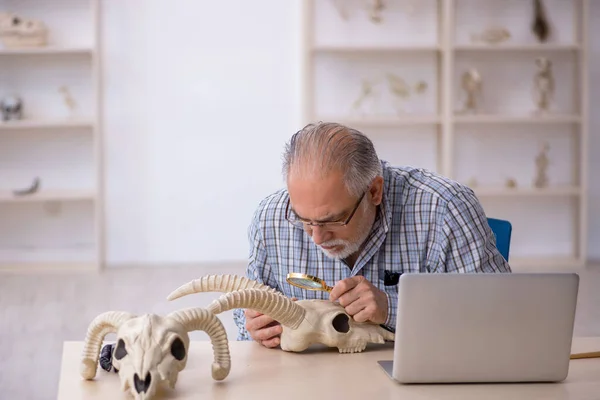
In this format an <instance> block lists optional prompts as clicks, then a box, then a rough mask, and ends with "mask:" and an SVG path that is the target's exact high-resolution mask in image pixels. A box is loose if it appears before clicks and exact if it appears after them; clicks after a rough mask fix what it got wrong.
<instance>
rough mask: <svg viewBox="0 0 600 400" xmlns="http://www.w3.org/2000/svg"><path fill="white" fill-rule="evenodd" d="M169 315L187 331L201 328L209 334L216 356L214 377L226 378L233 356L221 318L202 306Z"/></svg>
mask: <svg viewBox="0 0 600 400" xmlns="http://www.w3.org/2000/svg"><path fill="white" fill-rule="evenodd" d="M168 317H170V318H173V319H175V320H176V321H178V322H179V323H181V324H182V325H183V327H184V328H185V330H186V331H187V332H190V331H197V330H201V331H205V332H206V333H207V334H208V336H209V337H210V341H211V342H212V346H213V351H214V357H215V358H214V360H215V361H214V363H213V365H212V377H213V379H215V380H218V381H220V380H223V379H225V377H227V375H229V370H230V369H231V356H230V354H229V341H228V340H227V332H226V331H225V327H224V326H223V324H222V323H221V320H220V319H219V318H217V316H216V315H214V314H213V313H212V312H210V311H209V310H207V309H205V308H200V307H197V308H186V309H183V310H179V311H174V312H172V313H170V314H169V315H168Z"/></svg>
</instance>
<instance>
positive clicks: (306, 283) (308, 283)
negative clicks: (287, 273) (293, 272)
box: [289, 278, 323, 289]
mask: <svg viewBox="0 0 600 400" xmlns="http://www.w3.org/2000/svg"><path fill="white" fill-rule="evenodd" d="M289 280H290V283H291V282H293V283H294V284H296V285H298V286H302V287H305V288H313V289H319V288H322V287H323V285H321V284H320V283H318V282H315V281H313V280H311V279H303V278H289Z"/></svg>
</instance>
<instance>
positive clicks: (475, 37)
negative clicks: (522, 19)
mask: <svg viewBox="0 0 600 400" xmlns="http://www.w3.org/2000/svg"><path fill="white" fill-rule="evenodd" d="M510 38H511V35H510V32H509V31H508V29H506V28H502V27H491V28H488V29H486V30H484V31H483V32H482V33H481V34H475V33H474V34H472V35H471V41H473V42H480V41H482V42H485V43H488V44H498V43H502V42H505V41H507V40H508V39H510Z"/></svg>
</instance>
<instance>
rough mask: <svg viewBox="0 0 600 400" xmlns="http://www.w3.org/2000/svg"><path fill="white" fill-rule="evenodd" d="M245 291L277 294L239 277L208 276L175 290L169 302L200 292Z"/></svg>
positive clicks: (264, 286) (269, 288)
mask: <svg viewBox="0 0 600 400" xmlns="http://www.w3.org/2000/svg"><path fill="white" fill-rule="evenodd" d="M243 289H262V290H267V291H270V292H276V290H275V289H273V288H271V287H270V286H267V285H263V284H262V283H259V282H256V281H254V280H251V279H248V278H246V277H243V276H239V275H207V276H204V277H202V278H199V279H194V280H193V281H191V282H188V283H186V284H184V285H181V286H180V287H178V288H177V289H175V290H174V291H173V292H171V294H169V296H168V297H167V300H169V301H170V300H175V299H178V298H180V297H183V296H187V295H188V294H194V293H199V292H224V293H227V292H233V291H237V290H243Z"/></svg>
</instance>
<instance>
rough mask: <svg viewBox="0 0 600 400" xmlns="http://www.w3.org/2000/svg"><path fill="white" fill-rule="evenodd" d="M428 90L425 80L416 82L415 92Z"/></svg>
mask: <svg viewBox="0 0 600 400" xmlns="http://www.w3.org/2000/svg"><path fill="white" fill-rule="evenodd" d="M426 90H427V82H425V81H419V82H417V83H416V84H415V92H416V93H419V94H421V93H425V91H426Z"/></svg>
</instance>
